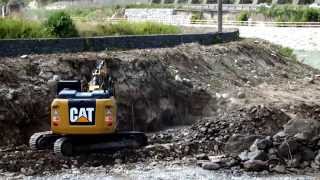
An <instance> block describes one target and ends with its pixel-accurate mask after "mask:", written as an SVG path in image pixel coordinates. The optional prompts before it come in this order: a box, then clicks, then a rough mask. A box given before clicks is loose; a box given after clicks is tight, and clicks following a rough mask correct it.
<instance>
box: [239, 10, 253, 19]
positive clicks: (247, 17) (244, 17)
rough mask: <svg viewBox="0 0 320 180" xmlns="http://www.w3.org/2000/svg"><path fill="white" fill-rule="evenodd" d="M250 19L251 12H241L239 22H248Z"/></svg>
mask: <svg viewBox="0 0 320 180" xmlns="http://www.w3.org/2000/svg"><path fill="white" fill-rule="evenodd" d="M249 17H250V12H249V11H241V12H240V14H239V15H238V16H237V21H248V19H249Z"/></svg>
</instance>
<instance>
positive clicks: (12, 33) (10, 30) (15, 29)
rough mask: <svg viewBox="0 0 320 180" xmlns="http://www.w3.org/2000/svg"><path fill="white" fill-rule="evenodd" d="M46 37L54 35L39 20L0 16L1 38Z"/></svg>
mask: <svg viewBox="0 0 320 180" xmlns="http://www.w3.org/2000/svg"><path fill="white" fill-rule="evenodd" d="M44 37H52V35H51V34H50V33H48V32H47V31H46V28H45V27H44V26H43V25H42V24H40V23H38V22H34V21H26V20H21V19H10V18H6V19H2V18H0V39H15V38H44Z"/></svg>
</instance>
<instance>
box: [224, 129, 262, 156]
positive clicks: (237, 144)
mask: <svg viewBox="0 0 320 180" xmlns="http://www.w3.org/2000/svg"><path fill="white" fill-rule="evenodd" d="M256 139H263V136H258V135H247V136H246V135H239V134H238V135H233V136H231V137H230V138H229V140H228V141H227V143H226V144H225V148H224V150H225V152H226V153H228V154H230V155H231V156H237V155H238V154H239V153H241V152H242V151H244V150H247V149H249V148H250V146H251V145H252V143H253V142H254V141H255V140H256Z"/></svg>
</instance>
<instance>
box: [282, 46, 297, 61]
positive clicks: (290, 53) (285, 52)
mask: <svg viewBox="0 0 320 180" xmlns="http://www.w3.org/2000/svg"><path fill="white" fill-rule="evenodd" d="M279 54H280V55H281V56H284V57H287V58H290V59H292V60H297V57H296V55H295V54H294V53H293V49H291V48H288V47H283V46H280V47H279Z"/></svg>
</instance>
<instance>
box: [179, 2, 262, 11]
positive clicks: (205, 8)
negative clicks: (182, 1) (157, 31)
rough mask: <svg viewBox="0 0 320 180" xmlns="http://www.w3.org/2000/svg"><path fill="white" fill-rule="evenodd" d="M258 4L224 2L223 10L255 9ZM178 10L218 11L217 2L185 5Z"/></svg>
mask: <svg viewBox="0 0 320 180" xmlns="http://www.w3.org/2000/svg"><path fill="white" fill-rule="evenodd" d="M257 7H258V6H257V5H253V4H223V6H222V10H223V11H255V10H257ZM177 10H199V11H218V5H217V4H197V5H183V6H182V8H177Z"/></svg>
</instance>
